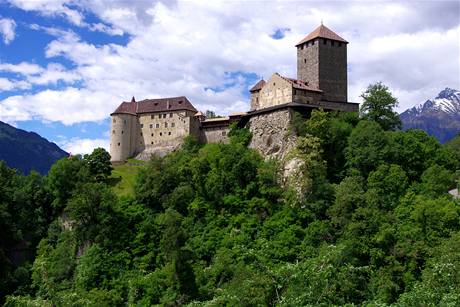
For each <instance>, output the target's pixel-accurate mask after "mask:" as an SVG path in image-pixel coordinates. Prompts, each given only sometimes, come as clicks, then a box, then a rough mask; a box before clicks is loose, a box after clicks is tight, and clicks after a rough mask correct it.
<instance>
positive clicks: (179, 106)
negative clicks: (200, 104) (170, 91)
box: [137, 96, 198, 114]
mask: <svg viewBox="0 0 460 307" xmlns="http://www.w3.org/2000/svg"><path fill="white" fill-rule="evenodd" d="M138 104H139V106H138V109H137V113H138V114H139V113H152V112H164V111H176V110H189V111H193V112H195V113H196V112H198V111H197V110H196V109H195V107H194V106H193V105H192V104H191V102H190V101H188V99H187V98H186V97H184V96H181V97H171V98H160V99H145V100H142V101H139V102H138Z"/></svg>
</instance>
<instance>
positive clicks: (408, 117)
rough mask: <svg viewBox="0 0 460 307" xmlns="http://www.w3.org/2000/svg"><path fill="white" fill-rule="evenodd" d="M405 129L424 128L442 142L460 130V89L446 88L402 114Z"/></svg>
mask: <svg viewBox="0 0 460 307" xmlns="http://www.w3.org/2000/svg"><path fill="white" fill-rule="evenodd" d="M400 118H401V121H402V123H403V129H405V130H407V129H411V128H415V129H422V130H424V131H426V132H427V133H428V134H429V135H432V136H435V137H436V138H437V139H438V140H439V141H440V142H441V143H445V142H447V141H449V140H451V139H452V138H453V137H455V136H456V135H457V134H458V133H459V132H460V91H458V90H455V89H451V88H446V89H444V90H442V91H441V92H440V93H439V94H438V95H437V96H436V98H434V99H429V100H427V101H425V102H424V103H421V104H419V105H417V106H415V107H413V108H411V109H408V110H406V111H404V112H403V113H401V114H400Z"/></svg>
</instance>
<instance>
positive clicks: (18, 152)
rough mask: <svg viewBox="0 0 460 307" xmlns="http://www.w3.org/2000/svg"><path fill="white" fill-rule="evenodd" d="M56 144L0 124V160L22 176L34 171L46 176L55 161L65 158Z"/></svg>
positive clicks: (62, 151) (64, 153)
mask: <svg viewBox="0 0 460 307" xmlns="http://www.w3.org/2000/svg"><path fill="white" fill-rule="evenodd" d="M67 155H68V153H66V152H65V151H64V150H62V149H60V148H59V147H58V146H57V145H56V144H54V143H51V142H49V141H48V140H46V139H45V138H43V137H41V136H40V135H38V134H36V133H34V132H27V131H24V130H21V129H17V128H14V127H13V126H10V125H8V124H6V123H3V122H0V160H3V161H5V162H6V164H7V165H8V166H9V167H12V168H16V169H18V170H20V171H21V172H22V173H24V174H28V173H29V172H30V171H31V170H35V171H37V172H39V173H40V174H46V173H47V172H48V170H49V169H50V167H51V165H53V163H54V162H56V160H59V159H60V158H62V157H65V156H67Z"/></svg>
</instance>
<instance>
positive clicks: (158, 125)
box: [141, 123, 176, 129]
mask: <svg viewBox="0 0 460 307" xmlns="http://www.w3.org/2000/svg"><path fill="white" fill-rule="evenodd" d="M164 126H165V128H168V123H165V124H164ZM175 126H176V123H171V128H174V127H175ZM143 128H144V124H141V129H143ZM152 128H153V124H150V129H152ZM155 128H160V124H155Z"/></svg>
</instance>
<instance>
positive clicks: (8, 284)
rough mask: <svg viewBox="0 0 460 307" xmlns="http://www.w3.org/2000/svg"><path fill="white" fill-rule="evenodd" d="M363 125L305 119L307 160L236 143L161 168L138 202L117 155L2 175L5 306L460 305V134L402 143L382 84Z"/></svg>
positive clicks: (297, 128) (328, 116)
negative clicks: (291, 162)
mask: <svg viewBox="0 0 460 307" xmlns="http://www.w3.org/2000/svg"><path fill="white" fill-rule="evenodd" d="M363 96H364V99H365V103H364V104H363V107H362V109H361V112H360V114H353V113H335V112H329V113H327V112H324V111H322V110H316V111H313V112H312V113H311V116H310V117H309V119H305V118H303V117H302V116H301V115H300V114H295V116H294V120H293V122H292V127H291V130H292V131H291V133H295V134H297V135H298V139H297V147H296V149H295V150H294V151H293V152H292V153H291V155H290V156H289V157H288V158H289V159H296V161H298V168H297V170H296V172H295V173H294V174H291V175H290V176H289V177H286V175H285V173H284V171H283V169H281V164H282V163H281V162H280V161H278V160H276V159H269V160H264V159H263V157H261V156H260V155H259V154H258V153H257V152H256V151H254V150H252V149H249V148H248V147H247V145H248V143H249V141H250V138H251V134H250V132H249V130H247V129H236V127H234V128H233V129H232V130H231V133H230V142H229V144H207V145H200V144H198V143H197V142H196V141H195V140H193V139H192V138H187V139H186V140H185V143H184V145H183V147H182V149H181V150H178V151H176V152H174V153H171V154H169V155H167V156H166V157H164V158H155V157H154V158H152V159H151V161H149V162H148V163H147V164H146V165H145V166H144V167H142V168H141V170H140V172H139V174H138V176H137V178H136V184H135V186H134V193H133V195H131V196H119V195H117V194H115V193H114V190H113V188H112V186H111V180H110V178H109V176H110V172H111V166H110V163H109V158H110V157H109V156H108V153H107V152H105V151H104V150H103V149H96V150H95V151H94V152H93V153H92V154H90V155H86V156H84V157H80V156H75V157H71V158H64V159H61V160H59V161H58V162H57V163H56V164H54V166H53V167H52V168H51V170H50V172H49V173H48V174H47V175H46V176H43V177H42V176H40V175H38V174H37V173H31V174H30V175H28V176H23V175H21V174H19V173H17V172H15V171H14V170H11V169H9V168H8V167H6V166H5V164H2V163H0V231H1V237H0V291H1V292H0V296H1V297H0V300H1V302H0V303H3V304H5V305H6V306H93V305H99V306H125V305H130V306H152V305H166V306H177V305H189V306H222V305H226V306H275V305H276V306H305V305H315V306H317V305H324V306H329V305H348V306H350V305H368V306H386V305H396V306H430V305H431V306H435V305H436V306H437V305H442V306H459V305H460V253H459V251H460V200H459V199H455V198H453V197H452V196H451V195H450V194H449V193H448V191H449V190H450V189H453V188H455V187H457V185H458V178H459V175H460V174H459V170H460V136H458V137H457V138H456V139H454V140H453V141H451V142H450V143H447V144H444V145H441V144H440V143H439V142H438V141H437V140H436V139H435V138H433V137H430V136H428V135H427V134H426V133H425V132H423V131H421V130H409V131H401V130H399V129H398V127H399V126H400V122H399V121H398V118H397V116H396V115H395V113H394V112H393V111H392V109H393V108H394V106H395V100H394V99H392V96H391V94H390V93H388V91H387V89H386V88H385V87H384V86H382V85H381V84H377V85H374V86H373V87H369V88H368V90H367V91H366V92H365V93H364V94H363Z"/></svg>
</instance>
